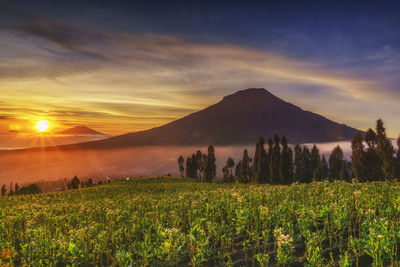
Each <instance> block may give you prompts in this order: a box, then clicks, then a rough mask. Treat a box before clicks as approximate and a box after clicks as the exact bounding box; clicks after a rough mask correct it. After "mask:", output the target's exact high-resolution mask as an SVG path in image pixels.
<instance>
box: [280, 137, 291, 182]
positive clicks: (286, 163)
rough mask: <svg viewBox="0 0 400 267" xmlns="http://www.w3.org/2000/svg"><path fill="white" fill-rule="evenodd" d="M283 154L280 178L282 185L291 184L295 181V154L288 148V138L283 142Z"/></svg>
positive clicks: (284, 138)
mask: <svg viewBox="0 0 400 267" xmlns="http://www.w3.org/2000/svg"><path fill="white" fill-rule="evenodd" d="M281 145H282V152H281V156H280V162H279V176H280V183H281V184H290V183H292V181H293V152H292V150H291V149H290V148H289V147H288V143H287V140H286V137H285V136H283V137H282V140H281Z"/></svg>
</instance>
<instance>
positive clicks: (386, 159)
mask: <svg viewBox="0 0 400 267" xmlns="http://www.w3.org/2000/svg"><path fill="white" fill-rule="evenodd" d="M376 136H377V146H376V152H377V155H378V157H379V158H380V159H381V161H382V167H381V169H382V173H383V176H384V178H385V179H388V180H394V179H395V176H396V175H395V172H396V168H395V161H394V148H393V145H392V143H391V141H390V140H389V139H388V138H387V137H386V129H385V128H384V127H383V121H382V120H381V119H379V120H378V121H377V122H376Z"/></svg>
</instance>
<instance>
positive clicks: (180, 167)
mask: <svg viewBox="0 0 400 267" xmlns="http://www.w3.org/2000/svg"><path fill="white" fill-rule="evenodd" d="M184 163H185V160H184V159H183V157H182V156H180V157H179V158H178V166H179V172H180V173H181V177H183V172H184V171H185V168H184V167H183V164H184Z"/></svg>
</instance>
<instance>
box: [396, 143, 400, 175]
mask: <svg viewBox="0 0 400 267" xmlns="http://www.w3.org/2000/svg"><path fill="white" fill-rule="evenodd" d="M396 161H397V164H396V175H397V179H400V136H399V137H398V138H397V155H396Z"/></svg>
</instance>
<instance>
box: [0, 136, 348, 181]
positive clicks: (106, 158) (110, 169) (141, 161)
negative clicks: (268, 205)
mask: <svg viewBox="0 0 400 267" xmlns="http://www.w3.org/2000/svg"><path fill="white" fill-rule="evenodd" d="M306 145H307V146H309V147H310V148H311V146H312V145H313V144H306ZM336 145H340V146H341V147H342V149H343V151H344V152H345V155H346V157H347V158H349V157H350V153H351V146H350V142H333V143H323V144H317V146H318V148H319V149H320V152H321V153H322V154H325V155H327V154H329V153H330V152H331V151H332V149H333V147H335V146H336ZM254 148H255V145H252V146H250V145H249V146H224V147H215V154H216V158H217V177H221V176H222V167H223V166H224V165H225V162H226V159H227V158H228V157H232V158H233V159H234V160H235V161H237V160H238V159H240V158H241V156H242V153H243V150H244V149H247V150H248V151H249V155H250V156H251V157H252V156H253V154H254ZM197 150H201V151H202V152H206V151H207V148H206V147H172V146H165V147H154V146H151V147H135V148H129V149H115V150H53V151H46V150H39V151H32V150H23V151H6V152H1V153H0V183H1V184H8V183H10V182H18V183H22V184H26V183H31V182H36V181H43V180H46V181H51V180H59V179H64V178H67V179H71V178H72V177H73V176H74V175H77V176H78V177H81V178H89V177H92V178H97V179H99V178H105V177H110V178H117V177H118V178H119V177H127V176H161V175H166V174H168V173H170V174H172V175H178V174H179V172H178V165H177V159H178V157H179V156H180V155H183V156H184V158H185V159H186V158H187V157H188V156H191V154H192V153H194V152H196V151H197Z"/></svg>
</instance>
